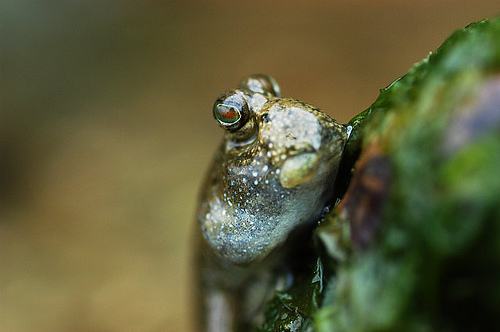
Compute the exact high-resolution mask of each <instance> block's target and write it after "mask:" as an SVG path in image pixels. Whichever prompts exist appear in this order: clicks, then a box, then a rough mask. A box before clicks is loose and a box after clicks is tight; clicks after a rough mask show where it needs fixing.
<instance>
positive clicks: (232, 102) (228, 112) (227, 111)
mask: <svg viewBox="0 0 500 332" xmlns="http://www.w3.org/2000/svg"><path fill="white" fill-rule="evenodd" d="M213 114H214V118H215V119H216V120H217V122H218V123H219V124H220V125H221V126H222V127H223V128H224V129H227V130H229V131H231V132H233V131H236V130H238V129H240V128H241V127H243V126H244V125H245V123H247V121H248V119H249V115H250V110H249V108H248V104H247V101H246V99H245V98H244V97H243V95H242V93H241V92H240V93H238V92H233V93H230V94H226V95H223V96H221V97H220V98H219V99H217V100H216V101H215V104H214V108H213Z"/></svg>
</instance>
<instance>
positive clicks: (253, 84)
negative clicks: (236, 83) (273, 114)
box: [240, 74, 281, 97]
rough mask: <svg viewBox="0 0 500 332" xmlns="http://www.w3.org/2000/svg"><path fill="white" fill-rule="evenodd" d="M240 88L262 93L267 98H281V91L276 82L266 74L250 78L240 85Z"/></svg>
mask: <svg viewBox="0 0 500 332" xmlns="http://www.w3.org/2000/svg"><path fill="white" fill-rule="evenodd" d="M240 87H241V88H242V89H245V90H249V91H251V92H254V93H260V94H263V95H265V96H273V97H280V96H281V89H280V87H279V85H278V83H277V82H276V80H275V79H274V78H273V77H271V76H269V75H264V74H255V75H251V76H248V77H247V78H245V79H244V80H243V81H241V83H240Z"/></svg>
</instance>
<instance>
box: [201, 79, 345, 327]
mask: <svg viewBox="0 0 500 332" xmlns="http://www.w3.org/2000/svg"><path fill="white" fill-rule="evenodd" d="M234 100H236V101H237V103H236V104H237V107H236V108H235V109H232V108H231V109H230V110H229V111H230V112H228V108H227V107H228V106H227V105H229V104H231V103H232V101H234ZM233 104H234V103H233ZM233 104H231V105H233ZM221 105H222V106H221ZM221 107H222V108H221ZM224 107H225V108H224ZM231 107H232V106H231ZM238 110H239V111H238ZM217 112H219V113H217ZM239 113H241V114H239ZM228 114H229V115H228ZM214 115H215V117H216V119H217V120H218V121H219V124H221V126H222V127H223V128H224V129H225V137H224V140H223V142H222V144H221V146H220V148H219V150H218V152H217V154H216V156H215V159H214V162H213V164H212V167H211V168H210V171H209V173H208V177H207V179H206V181H205V184H204V187H203V190H202V196H201V200H200V205H199V208H198V213H197V221H198V223H199V226H200V229H201V233H202V235H203V240H201V241H202V243H201V245H200V248H201V249H200V250H202V251H203V255H201V256H200V257H205V258H202V260H203V262H201V263H200V264H201V266H203V267H202V268H201V271H200V273H201V274H202V275H201V278H202V284H203V285H202V287H204V288H205V289H204V291H205V293H204V294H202V297H204V299H202V300H201V301H205V305H204V309H202V310H205V311H207V310H208V311H212V312H205V313H204V315H206V316H205V318H204V321H205V330H206V331H211V330H214V328H212V329H210V328H209V327H208V326H210V320H213V319H219V320H220V319H222V318H221V317H218V316H217V314H216V313H214V310H213V307H214V306H213V305H210V304H209V303H211V301H212V302H213V301H214V298H218V299H219V300H218V301H219V305H222V307H224V305H225V306H226V307H228V308H230V307H233V309H234V305H230V304H229V303H230V302H232V301H233V300H231V298H230V296H228V294H227V292H226V291H221V292H219V293H218V292H217V289H227V288H229V289H232V290H235V289H238V288H240V290H241V287H243V286H242V285H243V284H244V282H243V281H242V280H248V274H249V273H250V272H249V271H250V270H253V271H262V268H260V267H258V265H256V263H257V262H260V261H263V260H265V258H266V257H267V256H269V254H270V253H271V252H272V251H273V250H274V249H275V248H277V247H280V245H281V244H282V243H284V241H285V240H286V239H287V237H288V235H289V234H290V232H292V230H294V229H296V228H297V227H298V226H299V225H304V224H308V223H313V222H314V221H316V220H317V219H318V218H319V216H320V214H321V213H322V211H323V210H324V207H325V206H327V205H328V204H329V203H331V200H332V196H333V192H334V181H335V177H336V174H337V171H338V166H339V163H340V160H341V156H342V152H343V148H344V145H345V142H346V140H347V138H348V133H347V130H346V127H345V126H343V125H341V124H338V123H337V122H335V121H334V120H333V119H332V118H330V117H329V116H327V115H326V114H324V113H322V112H321V111H319V110H318V109H317V108H315V107H313V106H311V105H308V104H306V103H303V102H301V101H298V100H294V99H290V98H281V97H280V92H279V88H278V86H277V85H276V83H275V81H274V80H273V79H272V78H270V77H268V76H264V75H254V76H250V77H249V78H247V79H245V80H244V81H243V82H242V84H241V85H240V87H239V89H236V90H233V91H230V92H228V93H226V94H224V95H223V96H222V97H221V98H219V99H218V100H217V102H216V104H215V106H214ZM224 117H227V118H228V119H229V120H228V122H227V123H226V122H225V118H224ZM238 117H239V118H240V121H239V122H234V120H235V119H238ZM221 119H222V121H221ZM229 121H230V122H229ZM206 257H208V258H206ZM266 261H269V259H266ZM249 264H252V265H251V266H248V265H249ZM262 265H264V264H262ZM245 266H248V267H245ZM256 266H257V267H256ZM224 271H226V272H224ZM203 274H205V275H203ZM225 274H226V275H225ZM264 274H265V273H264ZM228 275H232V277H230V276H228ZM260 275H261V278H262V275H263V274H262V273H260ZM240 276H243V277H240ZM218 280H220V283H221V284H224V286H221V285H217V283H218V282H219V281H218ZM228 285H232V286H231V287H229V286H228ZM219 286H221V287H219ZM207 287H208V288H213V289H207ZM240 293H241V292H240ZM210 294H212V295H210ZM213 294H216V295H213ZM214 296H215V297H214ZM223 299H225V300H223ZM241 300H243V299H241ZM215 302H217V301H215ZM233 302H234V301H233ZM223 303H225V304H224V305H223ZM219 309H220V308H219ZM215 311H217V310H215ZM223 311H224V310H222V311H220V310H219V311H218V312H219V314H220V312H223ZM247 311H248V310H247ZM225 315H226V316H227V317H226V318H225V319H226V320H228V321H231V319H233V318H234V317H233V318H230V317H229V316H234V315H236V312H233V313H228V312H227V311H226V313H225ZM210 317H212V318H210ZM213 317H216V318H213ZM217 317H218V318H217ZM222 321H224V319H222ZM211 323H213V321H212V322H211ZM228 324H229V325H227V324H226V325H227V326H231V324H230V323H228ZM217 329H219V330H222V331H226V330H227V331H232V330H233V329H234V327H226V328H225V329H224V328H223V327H221V326H218V327H217Z"/></svg>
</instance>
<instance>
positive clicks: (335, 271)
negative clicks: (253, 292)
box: [260, 19, 500, 332]
mask: <svg viewBox="0 0 500 332" xmlns="http://www.w3.org/2000/svg"><path fill="white" fill-rule="evenodd" d="M349 124H350V125H351V126H352V128H353V132H352V135H351V138H350V140H349V143H348V145H347V147H346V152H345V158H344V165H343V169H342V172H343V173H342V174H341V182H339V183H338V186H339V188H340V189H339V202H340V203H339V204H337V205H336V206H335V207H334V208H333V209H332V211H331V212H330V213H329V214H328V215H327V216H326V217H325V218H324V220H322V222H321V223H320V225H319V227H317V229H316V230H315V232H314V235H313V238H312V239H311V241H313V242H314V243H315V248H316V252H315V254H314V255H312V256H311V257H309V256H308V257H309V258H308V259H307V260H305V261H304V262H303V265H304V266H305V267H306V268H305V269H303V270H301V272H300V273H297V275H296V279H295V282H294V284H293V286H292V287H291V288H290V289H288V290H286V291H284V292H280V293H278V294H276V296H275V297H274V299H273V300H272V301H271V302H270V303H269V304H268V305H267V310H266V322H265V323H264V325H263V326H262V328H261V329H260V330H261V331H321V332H323V331H325V332H326V331H349V332H357V331H477V330H490V329H491V327H493V326H498V323H497V321H496V318H497V317H499V316H500V19H492V20H485V21H481V22H478V23H474V24H471V25H469V26H468V27H466V28H464V29H462V30H459V31H457V32H455V33H454V34H453V35H452V36H451V37H450V38H448V39H447V40H446V41H445V42H444V44H443V45H442V46H441V47H440V48H439V49H438V50H437V51H436V52H434V53H432V54H430V55H429V56H428V57H427V58H426V59H425V60H423V61H422V62H420V63H418V64H417V65H415V66H414V67H413V68H412V69H411V70H410V71H409V73H408V74H407V75H405V76H403V77H402V78H400V79H399V80H397V81H395V82H394V83H392V84H391V85H389V86H388V87H387V88H385V89H382V90H381V92H380V95H379V97H378V98H377V100H376V101H375V102H374V103H373V105H372V106H370V107H369V108H368V109H367V110H366V111H364V112H362V113H361V114H359V115H358V116H356V117H354V118H353V119H352V120H351V121H350V123H349Z"/></svg>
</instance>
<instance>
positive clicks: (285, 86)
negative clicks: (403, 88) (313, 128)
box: [0, 0, 500, 332]
mask: <svg viewBox="0 0 500 332" xmlns="http://www.w3.org/2000/svg"><path fill="white" fill-rule="evenodd" d="M499 12H500V4H499V3H498V0H491V1H466V0H460V1H457V0H454V1H451V0H450V1H432V0H428V1H419V2H417V1H411V2H410V1H404V2H403V1H396V0H392V1H390V0H386V1H370V0H365V1H347V0H345V1H290V0H288V1H273V2H263V1H229V0H227V1H182V2H181V1H179V2H167V1H163V2H160V1H152V0H149V1H146V0H144V1H128V0H127V1H125V0H121V1H118V0H116V1H112V0H109V1H99V0H87V1H77V0H73V1H55V0H53V1H49V0H46V1H36V0H32V1H29V0H16V1H2V2H0V331H8V332H24V331H26V332H32V331H33V332H34V331H36V332H44V331H50V332H59V331H92V332H108V331H109V332H115V331H190V330H191V329H192V318H191V316H190V312H191V310H190V307H191V304H190V298H189V291H190V288H191V286H192V284H191V282H190V273H191V269H192V264H191V263H190V259H189V258H190V254H191V249H192V247H193V246H192V243H191V241H190V233H191V232H192V230H193V226H194V224H193V215H194V209H195V204H196V195H197V190H198V188H199V185H200V181H201V179H202V177H203V175H204V172H205V169H206V167H207V164H208V163H209V160H210V158H211V155H212V152H213V151H214V149H215V147H216V145H217V143H218V141H219V139H220V137H221V134H222V133H221V131H220V130H219V129H218V128H217V126H216V125H215V123H214V121H213V120H212V117H211V106H212V103H213V100H214V98H215V97H216V96H217V95H218V94H219V93H221V92H223V91H224V90H226V89H230V88H233V87H234V86H235V85H236V84H237V83H238V81H239V80H240V79H241V78H242V77H243V76H245V75H247V74H250V73H256V72H264V73H269V74H272V75H273V76H275V77H276V78H277V79H278V81H279V82H280V83H281V87H282V90H283V92H284V95H286V96H291V97H295V98H299V99H302V100H304V101H307V102H309V103H312V104H314V105H317V106H319V107H321V108H322V109H324V110H326V111H327V112H328V113H329V114H331V115H333V116H334V117H336V118H337V119H339V120H341V121H346V120H348V119H349V118H350V117H351V116H352V115H354V114H355V113H358V112H360V111H361V110H363V109H364V108H365V107H367V106H368V105H369V104H370V103H371V102H372V101H373V100H374V98H375V97H376V96H377V93H378V89H379V88H382V87H384V86H386V85H387V84H388V83H390V82H391V81H392V80H393V79H395V78H397V77H399V76H400V75H402V74H404V73H405V72H406V71H407V69H408V68H409V67H410V66H411V65H412V63H414V62H415V61H418V60H419V59H421V58H423V57H425V56H426V55H427V54H428V52H429V51H431V50H432V49H434V48H436V47H437V46H438V45H439V44H440V43H441V42H442V41H443V40H444V38H446V37H447V36H448V35H449V34H450V33H451V32H452V31H453V30H454V29H456V28H459V27H462V26H464V25H466V24H467V23H469V22H471V21H475V20H479V19H481V18H484V17H491V16H493V15H495V14H498V13H499Z"/></svg>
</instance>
